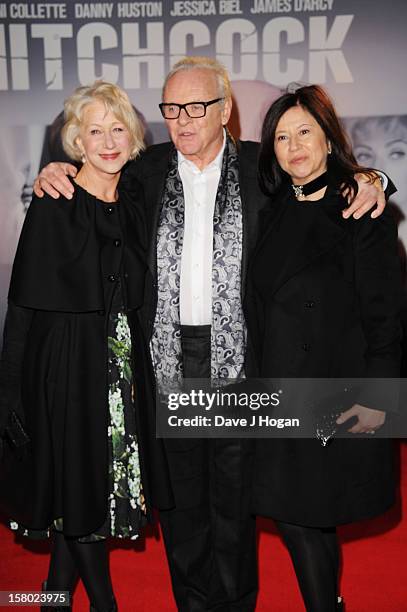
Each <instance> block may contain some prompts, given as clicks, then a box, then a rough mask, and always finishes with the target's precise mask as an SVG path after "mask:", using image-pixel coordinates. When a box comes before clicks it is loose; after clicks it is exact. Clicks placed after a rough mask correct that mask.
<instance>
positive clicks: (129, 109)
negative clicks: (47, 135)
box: [61, 81, 144, 161]
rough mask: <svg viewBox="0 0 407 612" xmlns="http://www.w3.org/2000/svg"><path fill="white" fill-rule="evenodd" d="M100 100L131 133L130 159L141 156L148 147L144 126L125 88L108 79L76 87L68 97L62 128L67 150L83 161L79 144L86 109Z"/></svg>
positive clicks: (63, 142)
mask: <svg viewBox="0 0 407 612" xmlns="http://www.w3.org/2000/svg"><path fill="white" fill-rule="evenodd" d="M95 101H100V102H102V103H103V104H104V106H105V108H106V111H107V112H108V111H111V112H112V113H113V114H114V116H115V117H116V118H117V119H118V120H119V121H121V122H122V123H123V124H124V125H125V126H126V128H127V129H128V131H129V133H130V138H131V144H132V147H131V153H130V159H134V158H135V157H137V155H138V153H139V152H140V151H142V150H143V149H144V127H143V124H142V123H141V121H140V119H139V118H138V117H137V114H136V112H135V110H134V108H133V106H132V104H131V102H130V100H129V97H128V95H127V94H126V92H125V91H123V89H121V88H120V87H118V86H117V85H113V83H108V82H107V81H95V82H94V83H93V85H85V86H83V87H78V88H77V89H75V91H74V92H73V94H72V95H71V96H70V97H69V98H68V99H67V100H65V104H64V118H65V123H64V127H63V128H62V133H61V136H62V145H63V147H64V151H65V153H66V154H67V155H69V157H70V158H71V159H74V160H77V161H80V160H81V157H82V154H81V152H80V150H79V147H78V145H77V138H78V136H79V132H80V128H81V124H82V121H83V111H84V109H85V108H86V106H88V105H89V104H92V102H95Z"/></svg>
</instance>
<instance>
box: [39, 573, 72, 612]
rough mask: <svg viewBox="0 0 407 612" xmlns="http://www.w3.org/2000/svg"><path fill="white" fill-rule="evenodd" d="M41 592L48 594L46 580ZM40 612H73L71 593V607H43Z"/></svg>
mask: <svg viewBox="0 0 407 612" xmlns="http://www.w3.org/2000/svg"><path fill="white" fill-rule="evenodd" d="M41 591H42V592H43V593H46V591H47V581H46V580H44V582H43V583H42V589H41ZM40 610H41V612H72V595H71V593H70V594H69V606H41V608H40Z"/></svg>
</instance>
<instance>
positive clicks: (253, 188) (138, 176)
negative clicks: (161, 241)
mask: <svg viewBox="0 0 407 612" xmlns="http://www.w3.org/2000/svg"><path fill="white" fill-rule="evenodd" d="M237 146H238V153H239V177H240V190H241V198H242V208H243V261H242V291H243V295H242V298H243V297H244V288H245V285H246V282H245V280H246V274H247V266H248V260H249V257H250V252H251V249H252V247H253V245H254V244H255V242H256V236H257V222H258V215H257V213H258V212H259V210H261V209H262V208H263V207H265V206H267V205H268V203H269V200H268V198H266V196H265V195H264V194H263V193H262V192H261V190H260V187H259V185H258V180H257V155H258V147H259V145H258V143H255V142H238V143H237ZM172 150H173V145H172V144H171V143H170V142H166V143H163V144H159V145H154V146H152V147H149V148H148V149H147V151H146V152H145V153H143V155H142V156H141V157H140V158H139V159H138V160H137V161H136V162H135V163H134V164H131V165H130V166H129V168H128V169H127V171H126V173H125V174H124V176H123V178H122V184H123V187H124V188H125V189H126V190H128V191H129V192H131V191H132V190H133V189H138V188H139V187H140V186H141V189H142V192H143V195H144V200H145V206H146V217H147V237H148V239H149V244H150V246H149V253H148V255H147V262H148V273H147V279H146V291H145V305H144V308H143V314H144V324H145V328H146V331H147V337H148V338H150V337H151V334H152V328H153V323H154V317H155V311H156V302H157V285H156V274H157V270H156V237H157V229H158V223H159V219H160V213H161V207H162V193H163V189H164V185H165V178H166V175H167V171H168V163H169V157H170V154H171V151H172Z"/></svg>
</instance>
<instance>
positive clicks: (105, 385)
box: [1, 186, 172, 540]
mask: <svg viewBox="0 0 407 612" xmlns="http://www.w3.org/2000/svg"><path fill="white" fill-rule="evenodd" d="M143 231H144V230H143V214H142V210H141V208H140V207H139V206H137V203H136V202H134V201H132V202H130V201H129V200H128V198H126V195H125V194H121V197H120V203H113V204H107V203H104V202H100V201H99V200H97V199H96V198H95V197H93V196H92V195H90V194H88V193H87V192H86V191H85V190H83V189H82V188H80V187H79V186H75V196H74V199H73V200H71V201H68V200H65V199H63V198H61V201H58V202H55V200H52V199H51V198H48V197H45V198H44V199H43V200H36V199H34V200H33V202H32V204H31V206H30V209H29V211H28V213H27V219H26V221H25V224H24V227H23V230H22V234H21V238H20V242H19V246H18V250H17V254H16V259H15V262H14V268H13V275H12V281H11V286H10V293H9V312H8V317H7V323H6V329H5V341H4V347H3V355H2V369H3V371H4V370H6V371H7V372H8V374H9V375H8V378H7V380H5V377H4V376H2V386H3V387H5V388H4V397H7V405H5V402H4V401H3V402H2V406H1V409H2V412H3V413H4V412H5V411H7V410H8V409H9V408H10V407H15V408H16V409H17V411H19V412H20V414H21V418H22V420H23V422H24V424H25V427H26V429H27V432H28V434H29V436H30V438H31V447H32V460H31V464H30V466H29V474H27V479H26V481H25V483H24V485H25V486H26V488H27V493H29V494H28V495H27V500H28V503H27V506H26V507H25V508H16V512H15V515H13V516H14V518H16V520H17V521H18V524H19V525H20V526H21V525H23V526H24V528H27V529H28V530H29V532H31V531H32V530H35V531H37V532H38V531H44V530H47V529H48V528H49V527H50V526H52V525H54V526H56V528H60V529H62V530H63V532H64V534H65V535H68V536H71V537H78V538H81V539H85V540H86V539H94V538H95V537H105V536H106V535H115V536H119V537H136V536H137V533H138V530H139V527H140V526H141V525H142V524H143V523H144V520H145V517H146V515H149V516H150V509H151V504H152V503H154V505H158V506H164V507H170V506H171V505H172V499H171V490H170V486H169V484H168V482H169V481H168V480H167V472H166V470H167V466H166V461H165V456H164V451H163V449H162V448H161V445H160V441H158V440H155V435H154V420H155V419H154V398H153V391H152V390H153V384H152V376H151V367H150V364H149V357H148V351H147V348H146V345H145V341H144V334H143V332H142V329H141V327H140V325H139V323H138V316H137V310H138V308H139V307H140V305H141V304H142V301H143V288H144V271H145V265H144V259H143V258H144V248H145V244H144V243H143V240H144V234H143ZM10 373H11V374H12V375H11V376H10ZM10 381H13V382H12V383H11V382H10ZM10 385H11V387H10ZM157 472H159V473H157ZM20 484H21V483H20ZM16 486H19V483H16ZM2 495H5V496H6V495H7V491H4V492H2ZM153 498H154V501H153Z"/></svg>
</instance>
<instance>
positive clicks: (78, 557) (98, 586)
mask: <svg viewBox="0 0 407 612" xmlns="http://www.w3.org/2000/svg"><path fill="white" fill-rule="evenodd" d="M78 576H79V577H80V578H81V580H82V582H83V585H84V587H85V589H86V593H87V594H88V597H89V600H90V602H91V604H92V605H93V606H94V607H95V608H96V610H97V611H98V612H110V610H111V609H112V602H113V597H114V596H113V588H112V582H111V579H110V572H109V560H108V554H107V548H106V540H100V541H98V542H91V543H86V544H85V543H81V542H78V540H76V539H72V538H65V536H64V535H63V534H62V533H55V537H54V548H53V551H52V554H51V561H50V566H49V573H48V579H47V591H69V592H70V593H72V591H73V588H74V585H75V582H76V580H77V578H78Z"/></svg>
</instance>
